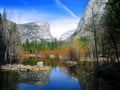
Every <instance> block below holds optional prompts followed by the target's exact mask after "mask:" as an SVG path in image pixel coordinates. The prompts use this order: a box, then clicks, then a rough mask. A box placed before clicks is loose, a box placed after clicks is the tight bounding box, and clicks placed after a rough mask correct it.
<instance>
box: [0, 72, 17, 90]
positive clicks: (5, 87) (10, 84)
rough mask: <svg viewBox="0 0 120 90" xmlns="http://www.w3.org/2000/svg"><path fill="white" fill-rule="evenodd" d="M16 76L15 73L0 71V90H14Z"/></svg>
mask: <svg viewBox="0 0 120 90" xmlns="http://www.w3.org/2000/svg"><path fill="white" fill-rule="evenodd" d="M17 84H18V74H17V73H16V72H3V71H0V90H16V88H17Z"/></svg>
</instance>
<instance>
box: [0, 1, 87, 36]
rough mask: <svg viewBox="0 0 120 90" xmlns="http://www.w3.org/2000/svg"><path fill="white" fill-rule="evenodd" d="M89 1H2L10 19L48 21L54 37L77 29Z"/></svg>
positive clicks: (16, 20)
mask: <svg viewBox="0 0 120 90" xmlns="http://www.w3.org/2000/svg"><path fill="white" fill-rule="evenodd" d="M88 1H89V0H0V12H2V11H3V9H4V8H5V9H6V10H7V13H8V18H9V19H11V20H12V21H14V22H16V23H27V22H34V21H47V22H48V23H49V24H50V26H51V28H50V30H51V33H52V35H53V36H54V37H57V38H58V37H59V36H60V35H61V34H62V33H64V32H66V31H69V30H73V29H76V28H77V25H78V22H79V20H80V18H81V17H82V15H83V13H84V10H85V8H86V5H87V4H88Z"/></svg>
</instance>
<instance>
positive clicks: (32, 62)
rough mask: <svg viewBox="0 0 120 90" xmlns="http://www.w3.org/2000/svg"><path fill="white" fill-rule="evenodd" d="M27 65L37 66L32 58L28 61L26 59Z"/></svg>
mask: <svg viewBox="0 0 120 90" xmlns="http://www.w3.org/2000/svg"><path fill="white" fill-rule="evenodd" d="M27 63H28V64H29V65H32V66H33V65H36V64H37V61H36V60H35V58H33V57H30V58H29V59H28V62H27Z"/></svg>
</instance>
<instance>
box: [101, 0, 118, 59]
mask: <svg viewBox="0 0 120 90" xmlns="http://www.w3.org/2000/svg"><path fill="white" fill-rule="evenodd" d="M100 23H101V25H102V27H103V29H104V31H103V33H102V36H103V37H102V39H101V43H103V45H104V46H102V47H105V48H106V49H107V51H108V55H109V53H110V49H114V50H115V56H116V58H117V59H118V57H119V54H118V52H119V51H118V50H119V48H120V1H119V0H108V2H107V4H106V7H105V13H104V15H103V16H102V18H101V20H100Z"/></svg>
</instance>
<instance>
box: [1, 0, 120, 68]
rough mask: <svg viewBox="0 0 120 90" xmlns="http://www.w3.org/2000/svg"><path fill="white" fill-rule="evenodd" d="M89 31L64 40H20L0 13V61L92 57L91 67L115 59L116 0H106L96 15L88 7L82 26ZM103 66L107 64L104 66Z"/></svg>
mask: <svg viewBox="0 0 120 90" xmlns="http://www.w3.org/2000/svg"><path fill="white" fill-rule="evenodd" d="M86 31H89V32H90V34H89V35H86V36H83V37H80V38H76V39H72V38H70V39H69V40H66V41H58V40H56V39H55V40H54V41H51V42H47V41H45V40H42V39H41V41H40V42H39V41H32V42H29V40H28V39H27V40H26V42H25V43H21V41H20V37H19V32H18V30H17V26H16V24H15V23H13V22H11V21H10V20H8V19H7V14H6V12H5V10H4V12H3V14H0V60H1V61H0V64H7V63H10V64H11V63H18V62H19V63H24V64H31V65H34V64H35V63H36V62H38V61H42V62H44V63H45V64H46V65H47V64H50V63H51V64H53V63H58V62H59V63H65V62H67V61H78V62H80V61H95V65H94V66H95V68H94V69H95V70H98V69H99V68H100V66H101V64H100V63H99V62H100V61H105V63H106V64H110V63H119V59H120V2H119V0H108V2H107V3H106V7H105V10H104V13H103V14H102V16H101V17H99V15H98V12H97V13H95V12H94V10H92V17H91V23H89V25H87V26H86ZM106 68H107V67H106Z"/></svg>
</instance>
